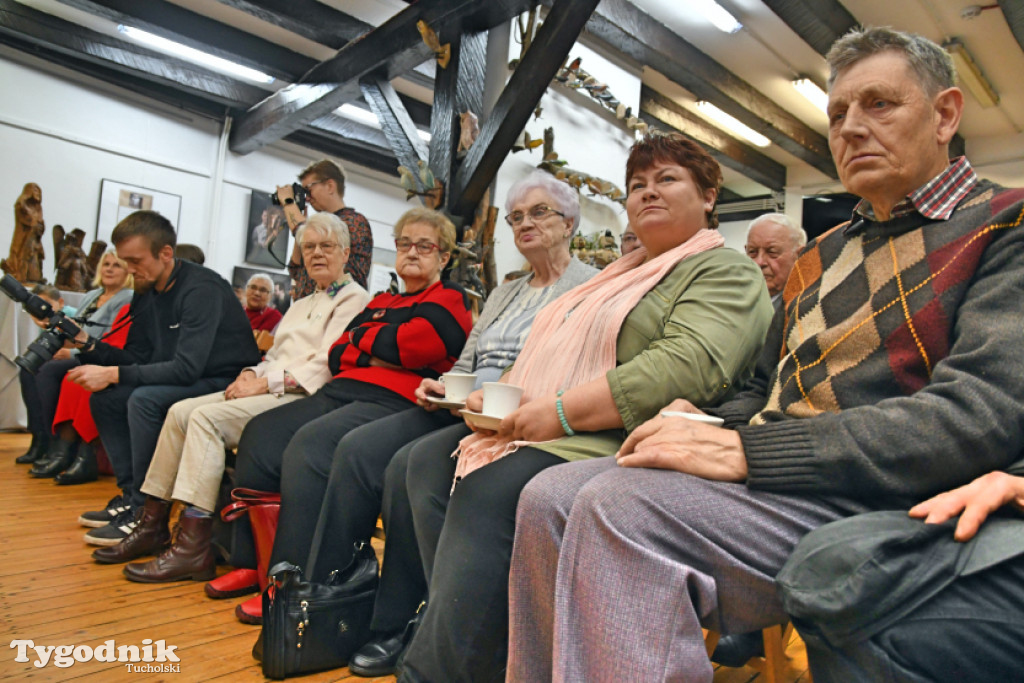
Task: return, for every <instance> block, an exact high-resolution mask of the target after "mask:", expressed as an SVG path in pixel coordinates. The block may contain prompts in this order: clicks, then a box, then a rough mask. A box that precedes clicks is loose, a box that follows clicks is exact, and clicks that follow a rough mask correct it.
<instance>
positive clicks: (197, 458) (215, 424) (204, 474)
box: [142, 391, 305, 512]
mask: <svg viewBox="0 0 1024 683" xmlns="http://www.w3.org/2000/svg"><path fill="white" fill-rule="evenodd" d="M304 396H305V394H284V395H283V396H280V397H278V396H273V395H271V394H262V395H260V396H247V397H245V398H236V399H232V400H230V401H228V400H225V399H224V392H223V391H219V392H216V393H213V394H207V395H205V396H197V397H195V398H188V399H185V400H184V401H178V402H177V403H175V404H174V405H173V406H171V409H170V410H168V411H167V419H166V420H164V426H163V428H162V429H161V430H160V438H159V439H158V440H157V444H156V450H155V451H154V452H153V460H152V461H151V462H150V464H149V470H148V471H147V472H146V481H145V483H144V484H143V485H142V492H143V493H146V494H148V495H151V496H156V497H157V498H162V499H163V500H180V501H183V502H185V503H189V504H190V505H194V506H196V507H198V508H201V509H203V510H206V511H207V512H214V511H215V510H214V508H215V507H216V506H217V493H218V492H219V491H220V480H221V478H222V477H223V475H224V449H226V448H235V447H236V446H237V445H238V439H239V438H240V437H241V436H242V430H243V429H245V425H247V424H248V423H249V420H251V419H252V418H254V417H256V416H257V415H259V414H260V413H265V412H266V411H268V410H270V409H271V408H276V407H278V406H283V405H284V404H285V403H288V402H289V401H294V400H296V399H299V398H303V397H304Z"/></svg>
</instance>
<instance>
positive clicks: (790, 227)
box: [747, 213, 807, 247]
mask: <svg viewBox="0 0 1024 683" xmlns="http://www.w3.org/2000/svg"><path fill="white" fill-rule="evenodd" d="M761 223H776V224H778V225H781V226H782V227H784V228H786V230H787V231H788V232H789V237H790V239H792V240H793V242H794V243H795V244H796V246H797V247H802V246H804V245H805V244H807V232H806V231H804V229H803V228H801V227H800V226H799V225H797V224H796V223H794V222H793V219H792V218H790V217H789V216H787V215H786V214H784V213H764V214H761V215H760V216H758V217H757V218H755V219H754V220H752V221H750V225H748V226H747V239H750V231H751V230H753V229H754V226H756V225H760V224H761Z"/></svg>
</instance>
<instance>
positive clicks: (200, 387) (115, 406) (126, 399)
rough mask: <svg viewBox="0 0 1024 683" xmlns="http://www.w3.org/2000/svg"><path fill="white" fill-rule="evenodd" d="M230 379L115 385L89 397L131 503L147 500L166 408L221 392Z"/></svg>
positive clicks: (101, 436)
mask: <svg viewBox="0 0 1024 683" xmlns="http://www.w3.org/2000/svg"><path fill="white" fill-rule="evenodd" d="M232 379H233V378H230V377H206V378H203V379H200V380H199V381H198V382H196V383H195V384H191V385H189V386H173V385H169V384H154V385H149V386H138V387H130V386H124V385H120V384H115V385H113V386H111V387H109V388H107V389H104V390H103V391H99V392H97V393H95V394H93V395H92V396H91V397H90V398H89V408H90V409H91V410H92V417H93V420H94V421H95V422H96V428H97V430H98V431H99V433H100V440H101V441H102V442H103V447H104V448H105V449H106V451H107V457H109V458H110V464H111V465H112V466H113V468H114V475H115V476H116V477H117V485H118V487H119V488H120V489H121V490H122V491H123V492H124V495H125V497H126V498H128V500H129V501H130V502H131V504H132V505H135V506H139V505H142V504H143V503H144V502H145V500H146V496H145V495H144V494H143V493H142V490H141V489H142V484H143V482H144V481H146V471H147V470H148V469H149V463H150V461H151V460H152V459H153V451H154V449H156V442H157V439H158V438H159V436H160V429H161V428H162V427H163V425H164V418H165V417H166V416H167V411H168V409H169V408H170V407H171V406H172V405H174V404H175V403H177V402H178V401H181V400H183V399H186V398H192V397H193V396H202V395H203V394H210V393H213V392H215V391H223V390H224V389H225V388H226V387H227V386H228V385H229V384H231V382H232Z"/></svg>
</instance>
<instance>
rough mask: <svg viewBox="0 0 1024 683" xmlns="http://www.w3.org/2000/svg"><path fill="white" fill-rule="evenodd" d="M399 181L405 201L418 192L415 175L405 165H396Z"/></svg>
mask: <svg viewBox="0 0 1024 683" xmlns="http://www.w3.org/2000/svg"><path fill="white" fill-rule="evenodd" d="M398 177H399V182H401V183H402V189H404V190H405V201H409V200H410V199H411V198H412V197H414V196H416V195H418V194H419V186H418V185H417V184H416V176H414V175H413V174H412V171H410V170H409V168H408V167H407V166H399V167H398Z"/></svg>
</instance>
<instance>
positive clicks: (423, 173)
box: [416, 159, 434, 190]
mask: <svg viewBox="0 0 1024 683" xmlns="http://www.w3.org/2000/svg"><path fill="white" fill-rule="evenodd" d="M416 165H417V166H418V167H419V170H420V182H421V183H423V187H424V188H426V189H428V190H430V189H433V187H434V172H433V171H431V170H430V167H429V166H427V162H425V161H423V159H420V160H419V161H417V162H416Z"/></svg>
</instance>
